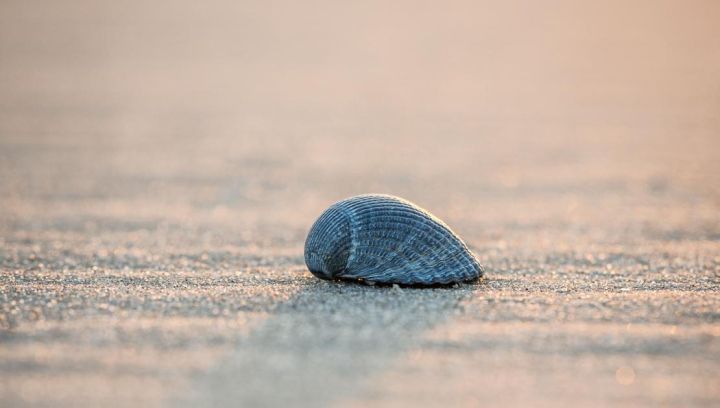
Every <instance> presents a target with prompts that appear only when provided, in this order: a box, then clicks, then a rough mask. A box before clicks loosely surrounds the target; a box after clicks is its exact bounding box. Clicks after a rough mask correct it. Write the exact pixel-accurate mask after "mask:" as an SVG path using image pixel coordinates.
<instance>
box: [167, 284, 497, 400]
mask: <svg viewBox="0 0 720 408" xmlns="http://www.w3.org/2000/svg"><path fill="white" fill-rule="evenodd" d="M485 282H486V280H484V279H483V280H478V281H476V282H474V283H471V284H461V285H459V286H457V287H451V286H449V285H443V286H432V287H427V286H424V287H422V288H418V287H416V286H413V287H406V288H402V289H401V288H399V287H397V286H395V287H393V286H391V285H376V286H374V287H371V286H368V285H365V284H362V283H358V282H351V283H345V282H334V281H323V280H319V279H316V278H311V277H309V276H308V278H307V280H306V281H304V283H303V286H302V288H301V289H300V290H299V291H298V292H297V293H296V294H295V295H294V296H292V297H291V298H290V299H288V300H287V301H285V302H283V303H282V304H279V305H278V306H277V308H276V309H275V311H274V312H273V314H272V315H270V316H269V317H268V318H267V320H265V321H264V322H263V323H262V324H261V325H260V326H259V327H257V328H256V329H255V330H253V331H252V332H251V333H250V334H249V335H248V336H247V337H245V338H242V339H241V340H240V341H239V342H238V343H237V345H236V347H235V349H234V351H233V352H232V353H231V354H230V355H228V356H227V357H226V358H225V359H223V361H222V363H221V364H220V365H218V366H217V367H215V368H213V369H211V370H210V371H209V372H207V373H205V374H204V375H203V376H202V377H200V378H198V379H197V382H196V383H195V388H194V389H193V390H192V392H191V393H190V396H189V397H188V398H187V399H184V400H183V401H181V402H180V404H178V403H177V402H176V403H174V404H173V405H186V406H259V407H263V406H313V407H314V406H326V405H328V404H329V403H331V402H333V401H335V400H337V399H339V398H352V397H353V396H357V395H361V394H362V392H363V390H364V387H365V385H366V384H367V383H368V381H369V380H370V379H371V378H373V377H374V376H375V375H377V374H380V373H382V372H383V371H385V370H386V369H388V368H389V367H390V365H391V364H392V363H393V362H394V361H395V360H396V359H397V358H398V357H400V356H401V355H402V354H403V353H404V352H406V351H408V350H410V349H412V348H413V347H415V346H417V345H418V344H419V343H420V341H421V339H422V337H423V335H424V334H425V333H427V332H428V331H429V330H431V329H433V328H434V327H436V326H437V325H439V324H442V323H444V322H445V321H447V320H448V319H450V318H452V317H453V316H454V315H458V314H460V313H462V306H461V303H462V302H463V300H465V299H468V298H469V297H471V296H473V294H474V293H476V292H477V291H478V290H482V289H483V287H485V286H486V285H485Z"/></svg>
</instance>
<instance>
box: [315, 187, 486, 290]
mask: <svg viewBox="0 0 720 408" xmlns="http://www.w3.org/2000/svg"><path fill="white" fill-rule="evenodd" d="M305 264H306V265H307V267H308V269H309V270H310V272H312V273H313V275H315V276H317V277H318V278H321V279H343V280H359V281H364V282H367V283H371V284H374V283H387V284H401V285H441V284H449V283H454V282H465V281H471V280H475V279H478V278H480V277H481V276H482V275H483V273H484V269H483V267H482V266H481V265H480V263H479V262H478V260H477V258H476V257H475V255H473V253H472V252H470V250H469V249H468V247H467V245H465V243H464V242H463V241H462V240H461V239H460V237H458V236H457V235H456V234H455V233H454V232H453V231H452V230H451V229H450V227H448V226H447V225H446V224H445V223H444V222H442V221H441V220H440V219H438V218H437V217H435V216H434V215H432V214H430V213H429V212H428V211H426V210H424V209H422V208H420V207H418V206H417V205H415V204H413V203H411V202H409V201H407V200H404V199H402V198H399V197H394V196H390V195H381V194H366V195H359V196H355V197H351V198H348V199H345V200H342V201H339V202H337V203H335V204H333V205H332V206H330V208H328V209H327V210H325V212H323V213H322V215H320V218H318V219H317V221H315V223H314V224H313V226H312V227H311V228H310V232H309V233H308V236H307V239H306V240H305Z"/></svg>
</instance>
